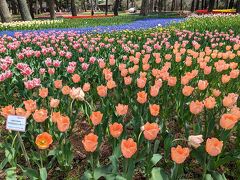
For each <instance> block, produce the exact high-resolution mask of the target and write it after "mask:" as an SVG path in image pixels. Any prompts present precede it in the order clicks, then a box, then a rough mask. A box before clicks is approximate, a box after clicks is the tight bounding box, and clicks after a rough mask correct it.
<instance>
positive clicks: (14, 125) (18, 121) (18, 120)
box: [6, 115, 26, 132]
mask: <svg viewBox="0 0 240 180" xmlns="http://www.w3.org/2000/svg"><path fill="white" fill-rule="evenodd" d="M6 129H8V130H12V131H21V132H25V131H26V117H24V116H13V115H9V116H8V118H7V125H6Z"/></svg>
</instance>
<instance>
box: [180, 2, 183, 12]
mask: <svg viewBox="0 0 240 180" xmlns="http://www.w3.org/2000/svg"><path fill="white" fill-rule="evenodd" d="M180 10H183V0H180Z"/></svg>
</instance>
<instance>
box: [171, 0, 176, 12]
mask: <svg viewBox="0 0 240 180" xmlns="http://www.w3.org/2000/svg"><path fill="white" fill-rule="evenodd" d="M175 4H176V1H175V0H172V6H171V11H174V10H175Z"/></svg>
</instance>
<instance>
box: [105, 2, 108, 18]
mask: <svg viewBox="0 0 240 180" xmlns="http://www.w3.org/2000/svg"><path fill="white" fill-rule="evenodd" d="M107 14H108V0H106V5H105V15H106V16H107Z"/></svg>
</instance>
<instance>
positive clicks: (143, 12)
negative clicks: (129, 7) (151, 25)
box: [140, 0, 148, 16]
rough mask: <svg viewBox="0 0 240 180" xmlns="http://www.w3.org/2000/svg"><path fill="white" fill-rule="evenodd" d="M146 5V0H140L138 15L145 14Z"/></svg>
mask: <svg viewBox="0 0 240 180" xmlns="http://www.w3.org/2000/svg"><path fill="white" fill-rule="evenodd" d="M147 6H148V0H142V5H141V10H140V15H142V16H146V15H147Z"/></svg>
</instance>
